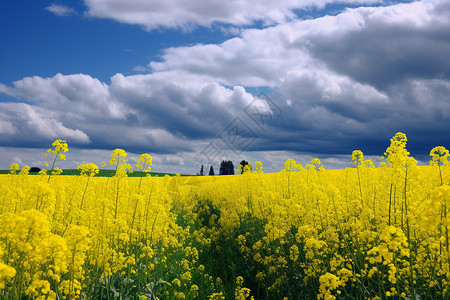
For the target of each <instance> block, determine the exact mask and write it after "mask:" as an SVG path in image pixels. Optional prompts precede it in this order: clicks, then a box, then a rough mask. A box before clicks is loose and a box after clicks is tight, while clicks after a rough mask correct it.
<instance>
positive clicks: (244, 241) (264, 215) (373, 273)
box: [0, 133, 450, 299]
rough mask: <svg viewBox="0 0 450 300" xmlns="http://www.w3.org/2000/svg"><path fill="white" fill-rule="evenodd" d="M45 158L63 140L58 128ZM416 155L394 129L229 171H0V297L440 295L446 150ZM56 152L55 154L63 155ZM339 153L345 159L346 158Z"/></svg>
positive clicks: (445, 243) (448, 275)
mask: <svg viewBox="0 0 450 300" xmlns="http://www.w3.org/2000/svg"><path fill="white" fill-rule="evenodd" d="M53 146H54V147H55V148H54V149H49V150H50V151H48V153H49V154H53V159H54V160H53V161H54V162H55V161H56V160H57V159H61V154H62V153H64V152H65V149H67V144H65V142H64V141H61V140H59V141H56V142H55V143H54V144H53ZM431 154H432V156H431V165H430V166H422V167H418V166H416V163H417V162H416V161H415V160H414V159H413V158H412V157H410V156H409V153H408V152H407V150H406V136H404V135H403V134H401V133H398V134H396V135H395V136H394V137H393V138H392V139H391V146H390V147H389V148H388V149H387V150H386V154H385V156H386V161H387V163H382V164H381V165H380V166H379V167H377V168H375V167H374V166H373V164H372V163H371V162H370V161H368V160H364V156H363V153H362V152H361V151H358V150H356V151H354V152H353V155H352V163H353V164H354V166H353V167H351V168H346V169H341V170H325V169H324V167H323V166H322V165H321V163H320V161H319V160H318V159H313V160H312V161H311V163H310V164H307V165H306V166H301V165H299V164H297V163H296V162H295V161H293V160H292V159H288V160H287V161H286V164H285V168H284V169H283V170H282V171H281V172H279V173H267V174H265V173H263V166H262V164H261V163H260V162H256V163H255V164H254V167H253V169H251V168H250V167H246V168H245V170H244V173H243V174H242V175H231V176H207V177H206V176H204V177H202V176H193V177H189V176H188V177H182V176H179V175H177V176H174V177H169V176H164V177H152V176H144V174H145V172H146V171H147V172H148V171H149V170H150V168H149V166H150V165H151V156H149V155H148V154H147V155H143V156H141V159H140V160H139V162H138V165H137V168H138V169H140V170H142V171H143V173H142V177H133V178H131V177H129V176H128V173H127V170H128V169H129V165H127V164H126V160H125V157H126V153H125V151H123V150H120V149H116V150H115V151H114V152H113V153H112V154H111V161H110V164H112V165H115V166H116V175H115V176H113V177H96V176H95V175H96V174H97V173H98V168H97V167H96V166H95V165H93V164H87V165H82V166H80V168H79V169H80V172H81V175H78V176H75V175H68V176H58V175H57V174H58V173H59V171H58V170H56V171H55V170H51V171H50V172H49V173H48V174H53V175H47V173H45V172H42V173H41V175H39V176H29V175H28V172H27V169H26V168H24V169H23V170H22V171H20V172H19V170H18V168H16V166H12V169H11V173H10V174H8V175H0V297H1V298H2V299H3V298H4V299H22V298H23V297H26V298H27V297H28V298H30V299H78V298H87V299H94V298H95V299H119V298H120V299H250V298H254V299H400V298H403V299H441V298H446V297H448V295H449V291H448V287H449V285H448V284H449V279H450V263H449V257H450V251H449V232H448V226H449V221H450V220H449V216H450V215H449V209H450V208H449V207H450V203H449V201H450V188H449V186H448V184H449V175H450V171H449V162H448V151H447V150H445V148H443V147H436V148H434V149H433V150H432V151H431ZM62 158H65V156H64V155H63V156H62ZM349 163H350V162H349Z"/></svg>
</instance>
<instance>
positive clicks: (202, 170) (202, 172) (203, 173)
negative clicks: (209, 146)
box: [200, 165, 205, 176]
mask: <svg viewBox="0 0 450 300" xmlns="http://www.w3.org/2000/svg"><path fill="white" fill-rule="evenodd" d="M204 175H205V170H204V169H203V165H202V167H201V169H200V176H204Z"/></svg>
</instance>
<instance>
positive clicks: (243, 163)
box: [238, 160, 251, 174]
mask: <svg viewBox="0 0 450 300" xmlns="http://www.w3.org/2000/svg"><path fill="white" fill-rule="evenodd" d="M247 165H248V161H245V160H243V161H241V163H240V164H239V167H238V170H239V171H241V174H242V173H244V167H245V166H247ZM250 168H251V165H250Z"/></svg>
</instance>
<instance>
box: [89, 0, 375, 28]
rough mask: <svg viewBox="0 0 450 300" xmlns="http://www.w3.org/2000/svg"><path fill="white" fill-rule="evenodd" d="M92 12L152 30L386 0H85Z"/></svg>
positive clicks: (280, 18)
mask: <svg viewBox="0 0 450 300" xmlns="http://www.w3.org/2000/svg"><path fill="white" fill-rule="evenodd" d="M84 2H85V4H86V6H87V7H88V15H90V16H94V17H100V18H110V19H114V20H116V21H119V22H123V23H127V24H136V25H141V26H143V27H145V28H146V29H148V30H152V29H155V28H158V27H182V28H192V27H193V26H197V25H201V26H210V25H212V24H213V23H223V24H231V25H235V26H242V25H251V24H253V23H254V22H256V21H259V22H263V23H265V24H266V25H269V24H276V23H282V22H286V21H288V20H292V19H295V18H296V15H295V10H299V9H309V8H312V7H317V8H323V7H325V5H327V4H330V3H353V4H354V3H362V4H373V3H382V1H381V0H338V1H336V0H303V1H298V0H283V1H271V0H230V1H219V0H206V1H183V0H169V1H158V0H136V1H131V2H130V1H123V0H85V1H84Z"/></svg>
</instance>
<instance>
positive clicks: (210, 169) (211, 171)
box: [209, 166, 215, 176]
mask: <svg viewBox="0 0 450 300" xmlns="http://www.w3.org/2000/svg"><path fill="white" fill-rule="evenodd" d="M209 175H210V176H211V175H215V174H214V168H213V166H211V168H209Z"/></svg>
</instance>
